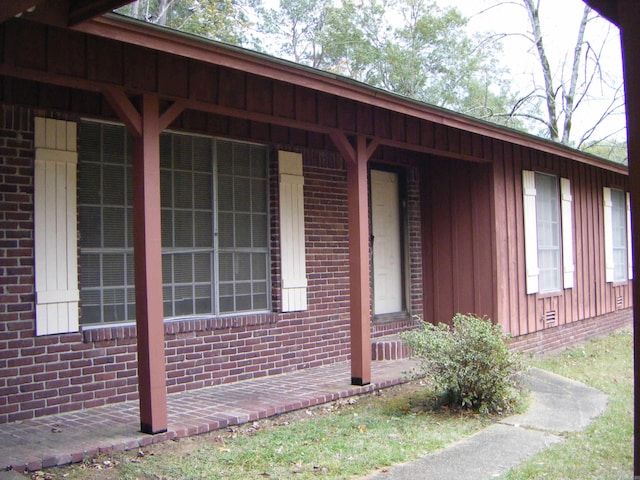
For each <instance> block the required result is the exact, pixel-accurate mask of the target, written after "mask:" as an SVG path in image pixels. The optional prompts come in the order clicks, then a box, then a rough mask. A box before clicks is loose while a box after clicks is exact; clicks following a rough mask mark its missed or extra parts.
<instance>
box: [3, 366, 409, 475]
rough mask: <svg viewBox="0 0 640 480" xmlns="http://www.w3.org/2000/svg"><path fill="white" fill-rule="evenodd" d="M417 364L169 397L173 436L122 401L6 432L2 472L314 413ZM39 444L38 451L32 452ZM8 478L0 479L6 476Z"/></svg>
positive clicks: (341, 370) (323, 371)
mask: <svg viewBox="0 0 640 480" xmlns="http://www.w3.org/2000/svg"><path fill="white" fill-rule="evenodd" d="M416 365H417V364H416V363H415V362H414V361H411V360H397V361H395V362H377V363H374V364H373V368H372V376H373V383H371V384H370V385H367V386H363V387H357V386H353V385H350V382H349V379H350V375H349V373H350V372H349V368H350V367H349V363H348V362H342V363H337V364H334V365H330V366H325V367H320V368H313V369H305V370H299V371H297V372H294V373H290V374H287V375H278V376H277V377H273V378H260V379H255V380H250V381H247V382H236V383H233V384H226V385H222V386H219V387H216V388H204V389H199V390H191V391H188V392H183V393H178V394H175V395H169V396H168V397H167V411H168V417H169V418H168V429H167V432H166V433H161V434H157V435H145V434H143V433H140V429H139V421H140V415H139V409H138V402H123V403H117V404H114V405H107V406H104V407H99V408H96V409H93V410H91V411H88V410H83V411H77V412H69V413H63V414H57V415H52V416H47V417H39V418H35V419H30V420H26V421H24V422H19V423H9V424H3V425H0V438H3V439H11V441H7V442H4V443H3V444H2V446H3V448H2V449H0V469H2V470H5V469H13V470H16V471H18V472H21V473H22V472H25V471H34V470H40V469H42V468H48V467H53V466H56V465H66V464H68V463H73V462H81V461H82V460H83V459H84V458H85V457H87V456H88V457H92V456H95V455H96V454H98V453H104V454H109V453H111V452H118V451H123V450H130V449H134V448H139V447H144V446H147V445H151V444H155V443H159V442H164V441H167V440H177V439H179V438H183V437H186V436H190V435H196V434H201V433H206V432H211V431H214V430H218V429H222V428H227V427H230V426H233V425H238V424H241V423H246V422H256V421H260V420H261V419H264V418H266V417H270V416H272V415H276V414H280V413H285V412H289V411H292V410H298V409H302V408H309V407H313V406H315V405H319V404H323V403H327V402H332V401H337V400H339V399H341V398H345V397H350V396H354V395H361V394H366V393H371V392H377V391H378V390H379V389H382V388H387V387H391V386H393V385H397V384H399V383H402V382H405V381H407V379H408V377H407V375H406V372H407V371H410V370H412V369H413V368H415V367H416ZM34 445H37V446H38V448H33V446H34ZM1 476H2V475H1V474H0V477H1Z"/></svg>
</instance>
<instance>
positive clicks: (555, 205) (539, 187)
mask: <svg viewBox="0 0 640 480" xmlns="http://www.w3.org/2000/svg"><path fill="white" fill-rule="evenodd" d="M558 198H559V195H558V179H557V178H556V177H554V176H552V175H545V174H542V173H536V228H537V231H538V268H539V275H540V277H539V282H540V283H539V292H540V293H544V292H555V291H558V290H560V214H559V201H558Z"/></svg>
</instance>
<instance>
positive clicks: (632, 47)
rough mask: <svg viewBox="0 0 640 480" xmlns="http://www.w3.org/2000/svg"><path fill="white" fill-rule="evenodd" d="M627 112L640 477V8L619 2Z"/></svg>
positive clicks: (639, 471) (637, 468)
mask: <svg viewBox="0 0 640 480" xmlns="http://www.w3.org/2000/svg"><path fill="white" fill-rule="evenodd" d="M618 19H619V21H620V31H621V36H622V58H623V68H624V86H625V99H626V104H627V105H626V112H627V149H628V153H629V191H630V193H631V212H632V217H631V219H632V222H631V223H632V226H631V229H632V233H633V241H632V243H633V292H632V293H633V295H632V296H633V346H634V379H635V382H634V384H635V388H634V393H635V395H634V411H635V415H634V431H635V435H634V441H633V453H634V455H633V457H634V459H633V473H634V475H635V476H636V478H638V476H640V390H639V389H638V385H640V383H638V382H640V88H639V86H640V53H639V52H640V35H639V34H638V28H639V27H640V4H639V3H638V2H637V0H618Z"/></svg>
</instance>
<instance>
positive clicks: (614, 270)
mask: <svg viewBox="0 0 640 480" xmlns="http://www.w3.org/2000/svg"><path fill="white" fill-rule="evenodd" d="M603 196H604V230H605V231H604V243H605V267H606V269H605V270H606V281H607V282H623V281H626V280H627V279H628V278H629V279H630V278H632V271H631V264H632V262H631V255H630V252H631V248H630V245H629V243H630V242H629V235H630V222H631V212H630V205H629V203H630V202H629V199H628V195H627V194H625V192H624V191H622V190H619V189H615V188H607V187H605V188H604V191H603Z"/></svg>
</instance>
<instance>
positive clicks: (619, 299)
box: [616, 297, 624, 310]
mask: <svg viewBox="0 0 640 480" xmlns="http://www.w3.org/2000/svg"><path fill="white" fill-rule="evenodd" d="M623 306H624V302H623V301H622V297H616V310H620V309H621V308H622V307H623Z"/></svg>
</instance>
